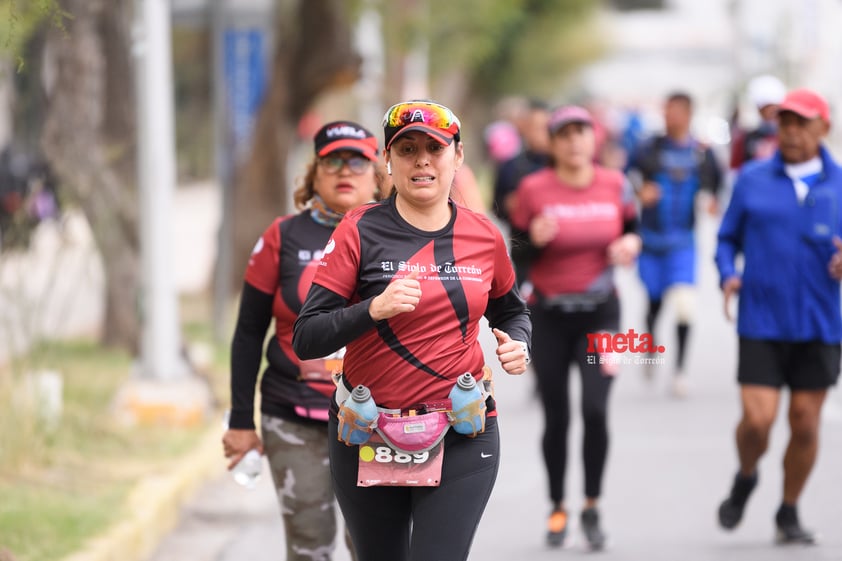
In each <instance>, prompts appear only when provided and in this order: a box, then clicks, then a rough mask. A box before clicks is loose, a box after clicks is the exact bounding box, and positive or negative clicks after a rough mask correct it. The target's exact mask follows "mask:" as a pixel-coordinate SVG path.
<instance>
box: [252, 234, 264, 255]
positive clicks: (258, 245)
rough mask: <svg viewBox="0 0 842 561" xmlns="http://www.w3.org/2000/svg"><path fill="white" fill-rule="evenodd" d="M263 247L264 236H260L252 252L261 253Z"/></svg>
mask: <svg viewBox="0 0 842 561" xmlns="http://www.w3.org/2000/svg"><path fill="white" fill-rule="evenodd" d="M261 249H263V238H258V239H257V243H256V244H254V249H252V250H251V254H252V255H256V254H258V253H260V250H261Z"/></svg>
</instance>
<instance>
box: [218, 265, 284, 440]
mask: <svg viewBox="0 0 842 561" xmlns="http://www.w3.org/2000/svg"><path fill="white" fill-rule="evenodd" d="M273 299H274V294H266V293H265V292H262V291H260V290H258V289H257V288H255V287H254V286H252V285H250V284H249V283H247V282H246V283H243V294H242V296H241V297H240V312H239V314H238V316H237V325H236V327H235V329H234V339H233V341H232V342H231V418H230V419H229V420H228V426H229V427H230V428H232V429H253V428H255V427H254V393H255V386H256V385H257V375H258V373H259V371H260V361H261V360H262V358H263V341H264V340H265V339H266V330H267V329H268V328H269V324H270V323H271V322H272V301H273Z"/></svg>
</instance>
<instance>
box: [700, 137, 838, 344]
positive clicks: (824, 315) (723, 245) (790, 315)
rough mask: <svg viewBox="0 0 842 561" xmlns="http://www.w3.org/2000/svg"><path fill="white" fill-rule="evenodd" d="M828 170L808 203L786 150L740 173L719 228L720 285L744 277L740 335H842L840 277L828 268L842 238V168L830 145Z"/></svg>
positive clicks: (829, 338)
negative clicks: (739, 262)
mask: <svg viewBox="0 0 842 561" xmlns="http://www.w3.org/2000/svg"><path fill="white" fill-rule="evenodd" d="M820 157H821V160H822V168H823V169H822V174H821V177H820V179H819V181H818V182H817V183H816V184H815V185H813V186H812V187H811V188H810V190H809V192H808V194H807V196H806V198H805V199H804V201H803V202H801V203H800V202H799V201H798V198H797V197H796V195H795V189H794V187H793V182H792V179H790V178H789V177H788V176H787V175H786V173H785V170H784V161H783V159H782V158H781V154H780V152H779V151H778V152H776V153H775V155H774V157H772V158H771V159H769V160H765V161H758V162H751V163H749V164H747V165H746V166H745V167H744V168H743V170H742V172H741V173H740V175H739V177H738V179H737V182H736V184H735V186H734V192H733V195H732V197H731V202H730V204H729V205H728V210H727V211H726V212H725V216H724V217H723V219H722V224H721V225H720V228H719V243H718V245H717V249H716V265H717V267H718V269H719V275H720V283H723V282H724V281H725V280H726V279H728V278H730V277H734V276H739V275H740V273H739V272H738V271H737V269H736V266H735V261H736V258H737V256H738V254H742V256H743V261H744V264H743V268H742V269H743V270H742V287H741V289H740V293H739V300H740V301H739V307H738V310H739V318H738V321H737V332H738V333H739V334H740V336H742V337H746V338H750V339H766V340H775V341H792V342H797V341H822V342H824V343H828V344H835V343H839V342H840V340H842V313H840V293H839V282H838V281H836V280H834V279H833V278H832V277H831V276H830V273H829V272H828V264H829V263H830V259H831V257H832V256H833V254H834V253H835V252H836V249H835V247H834V245H833V237H834V236H840V237H842V216H840V205H842V169H840V168H839V166H838V165H837V164H836V162H834V161H833V159H832V158H831V156H830V154H829V152H828V151H827V150H826V149H825V148H824V147H822V148H821V154H820Z"/></svg>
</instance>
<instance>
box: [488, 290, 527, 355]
mask: <svg viewBox="0 0 842 561" xmlns="http://www.w3.org/2000/svg"><path fill="white" fill-rule="evenodd" d="M485 317H486V318H487V319H488V324H489V325H490V326H491V328H492V329H494V328H497V329H501V330H502V331H505V332H506V333H508V334H509V336H510V337H511V338H512V339H514V340H515V341H523V342H524V343H526V345H527V346H528V347H529V353H530V355H531V354H532V320H531V319H530V318H529V308H527V307H526V302H524V301H523V298H521V296H520V294H519V293H518V290H517V286H512V289H511V290H510V291H508V292H507V293H506V294H504V295H503V296H501V297H500V298H491V299H489V300H488V306H486V308H485Z"/></svg>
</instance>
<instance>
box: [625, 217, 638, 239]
mask: <svg viewBox="0 0 842 561" xmlns="http://www.w3.org/2000/svg"><path fill="white" fill-rule="evenodd" d="M639 227H640V221H639V220H638V218H637V215H634V216H632V217H631V218H626V219H625V220H623V235H626V234H636V233H637V230H638V228H639Z"/></svg>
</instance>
